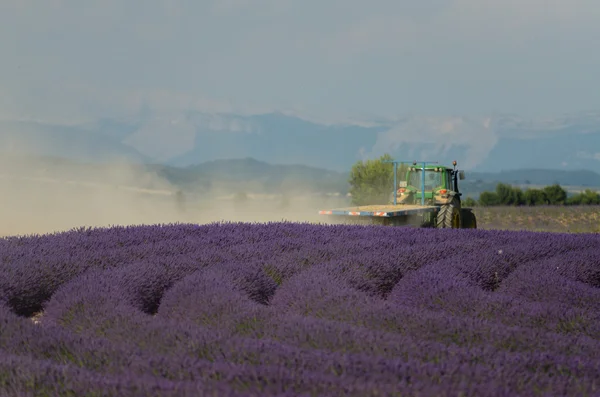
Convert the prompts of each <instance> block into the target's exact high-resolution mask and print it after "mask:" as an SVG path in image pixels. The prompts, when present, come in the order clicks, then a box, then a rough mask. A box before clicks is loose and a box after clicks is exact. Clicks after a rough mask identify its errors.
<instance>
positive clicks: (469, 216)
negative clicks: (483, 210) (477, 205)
mask: <svg viewBox="0 0 600 397" xmlns="http://www.w3.org/2000/svg"><path fill="white" fill-rule="evenodd" d="M461 212H462V214H461V215H462V222H463V223H462V227H463V228H464V229H477V218H476V217H475V214H474V213H473V211H471V210H470V209H469V210H465V209H463V210H462V211H461Z"/></svg>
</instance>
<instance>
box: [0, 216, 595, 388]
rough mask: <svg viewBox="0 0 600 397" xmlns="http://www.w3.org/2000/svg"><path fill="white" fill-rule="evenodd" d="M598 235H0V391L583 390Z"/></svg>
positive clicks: (190, 229) (266, 230) (266, 227)
mask: <svg viewBox="0 0 600 397" xmlns="http://www.w3.org/2000/svg"><path fill="white" fill-rule="evenodd" d="M599 246H600V239H599V238H597V237H596V236H593V235H579V236H575V235H559V234H553V235H549V234H534V233H524V232H521V233H514V232H512V233H511V232H491V231H482V230H425V229H404V228H387V227H352V226H318V225H308V224H302V225H301V224H288V223H281V224H278V223H276V224H263V225H250V224H215V225H210V226H193V225H171V226H165V227H158V226H153V227H130V228H112V229H107V230H101V229H97V230H84V229H82V230H78V231H73V232H70V233H66V234H60V235H54V236H40V237H30V238H11V239H6V240H0V261H1V262H0V272H1V274H2V278H0V299H1V301H2V303H1V304H0V305H1V306H0V335H1V336H0V353H1V356H2V358H1V359H0V390H1V391H2V392H4V393H6V392H13V393H16V394H19V393H26V392H33V390H34V389H36V390H38V391H39V390H42V391H45V392H46V393H48V394H49V395H60V394H61V393H65V394H66V393H67V392H71V393H74V394H76V395H86V393H91V392H93V393H95V394H93V395H198V394H203V395H232V396H233V395H264V396H273V395H356V396H369V395H373V396H375V395H398V396H405V395H459V393H460V392H463V393H464V394H463V395H477V396H502V395H513V396H514V395H535V394H536V393H537V394H538V395H569V394H573V395H586V393H587V394H588V395H594V394H597V393H598V392H599V391H600V389H599V388H600V385H599V384H598V381H597V380H596V377H597V375H598V373H600V314H599V313H600V251H598V248H600V247H599ZM40 310H43V312H44V314H43V317H42V322H41V324H39V325H35V324H34V323H33V322H32V321H30V320H29V319H28V318H26V317H27V316H31V315H32V314H33V313H35V312H37V311H40ZM90 395H92V394H90Z"/></svg>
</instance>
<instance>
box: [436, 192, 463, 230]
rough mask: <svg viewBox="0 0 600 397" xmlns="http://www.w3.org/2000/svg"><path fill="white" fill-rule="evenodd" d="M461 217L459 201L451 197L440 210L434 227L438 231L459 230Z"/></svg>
mask: <svg viewBox="0 0 600 397" xmlns="http://www.w3.org/2000/svg"><path fill="white" fill-rule="evenodd" d="M461 215H462V214H461V210H460V201H459V200H458V198H456V197H453V198H452V201H450V202H449V203H448V204H444V205H442V208H440V212H438V215H437V222H436V226H437V227H438V229H460V228H461V227H462V217H461Z"/></svg>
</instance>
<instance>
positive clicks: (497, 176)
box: [0, 156, 600, 197]
mask: <svg viewBox="0 0 600 397" xmlns="http://www.w3.org/2000/svg"><path fill="white" fill-rule="evenodd" d="M0 166H1V167H2V171H3V172H4V173H13V174H15V173H17V174H20V175H26V176H36V177H53V178H57V179H60V178H62V179H68V180H77V179H79V180H86V181H90V180H94V181H100V180H101V179H102V178H103V177H105V176H106V175H110V178H111V183H117V182H116V181H117V180H119V181H120V182H119V183H133V184H144V183H146V185H145V186H141V185H140V187H158V186H160V183H158V184H157V183H156V181H152V178H149V177H146V176H147V175H148V174H149V173H150V174H152V173H153V174H155V175H157V176H159V177H160V178H161V179H162V180H164V181H166V182H168V184H169V185H171V186H172V189H176V190H183V191H188V192H197V193H211V192H220V193H223V192H229V193H232V192H246V193H268V194H276V193H287V194H313V193H319V194H320V193H340V194H346V193H347V192H348V190H349V188H350V186H349V184H348V178H349V171H348V172H338V171H332V170H328V169H325V168H318V167H311V166H307V165H301V164H299V165H281V164H269V163H267V162H263V161H258V160H256V159H253V158H242V159H222V160H215V161H207V162H203V163H199V164H196V165H192V166H188V167H174V166H168V165H163V164H140V163H129V164H125V163H106V164H101V163H83V162H75V161H73V160H69V159H65V158H61V157H48V156H37V157H36V156H33V157H31V156H29V157H22V156H21V157H6V156H4V157H2V158H0ZM19 170H21V171H22V172H19ZM142 176H144V177H142ZM119 178H121V179H119ZM498 182H503V183H509V184H513V185H520V186H523V187H525V188H526V187H527V186H532V187H534V186H540V185H542V186H546V185H551V184H554V183H558V184H560V185H561V186H563V187H569V186H571V187H589V188H593V189H595V188H598V187H600V174H598V173H596V172H593V171H564V170H540V169H522V170H510V171H502V172H499V173H481V172H466V179H465V180H463V181H461V183H460V186H461V190H462V191H463V192H464V193H465V194H466V195H467V196H472V197H477V196H478V195H479V193H481V192H482V191H486V190H488V191H489V190H494V189H495V187H496V184H497V183H498ZM150 185H152V186H150Z"/></svg>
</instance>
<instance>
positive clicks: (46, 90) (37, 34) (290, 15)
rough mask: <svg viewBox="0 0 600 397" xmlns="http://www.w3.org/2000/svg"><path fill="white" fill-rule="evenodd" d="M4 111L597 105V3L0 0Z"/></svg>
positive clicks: (67, 115)
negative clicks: (143, 107)
mask: <svg viewBox="0 0 600 397" xmlns="http://www.w3.org/2000/svg"><path fill="white" fill-rule="evenodd" d="M0 37H2V39H0V53H1V54H2V62H1V63H0V87H1V90H0V115H2V116H3V117H28V118H41V119H49V118H60V119H76V118H78V117H81V118H85V117H93V116H107V115H108V116H110V115H120V114H126V113H127V112H131V111H133V110H135V109H137V108H138V107H139V105H140V103H141V102H142V101H147V102H148V103H151V104H153V105H154V106H158V107H163V108H173V109H175V108H178V107H194V108H198V109H203V110H218V111H228V110H233V111H239V112H253V111H269V110H277V109H279V110H285V109H295V110H297V111H299V112H306V113H307V114H313V115H318V116H321V117H335V116H336V115H354V116H356V117H375V116H401V115H403V114H408V113H418V114H426V115H451V114H467V115H470V114H473V115H487V114H491V113H517V114H520V115H524V116H539V115H550V114H556V113H559V114H562V113H568V112H572V111H581V110H587V109H599V108H600V75H599V74H598V70H600V52H599V51H597V41H594V40H595V39H596V40H597V38H598V37H600V2H598V1H597V0H553V1H551V0H547V1H542V0H446V1H444V0H428V1H425V0H414V1H407V0H369V1H366V0H364V1H358V0H343V1H342V0H318V1H317V0H302V1H299V0H297V1H291V0H279V1H276V0H255V1H252V0H221V1H216V0H215V1H212V0H195V1H194V0H181V1H178V0H164V1H158V0H145V1H122V0H121V1H117V0H101V1H100V0H98V1H91V0H89V1H81V0H22V1H16V0H10V1H9V0H6V1H2V2H1V3H0Z"/></svg>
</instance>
